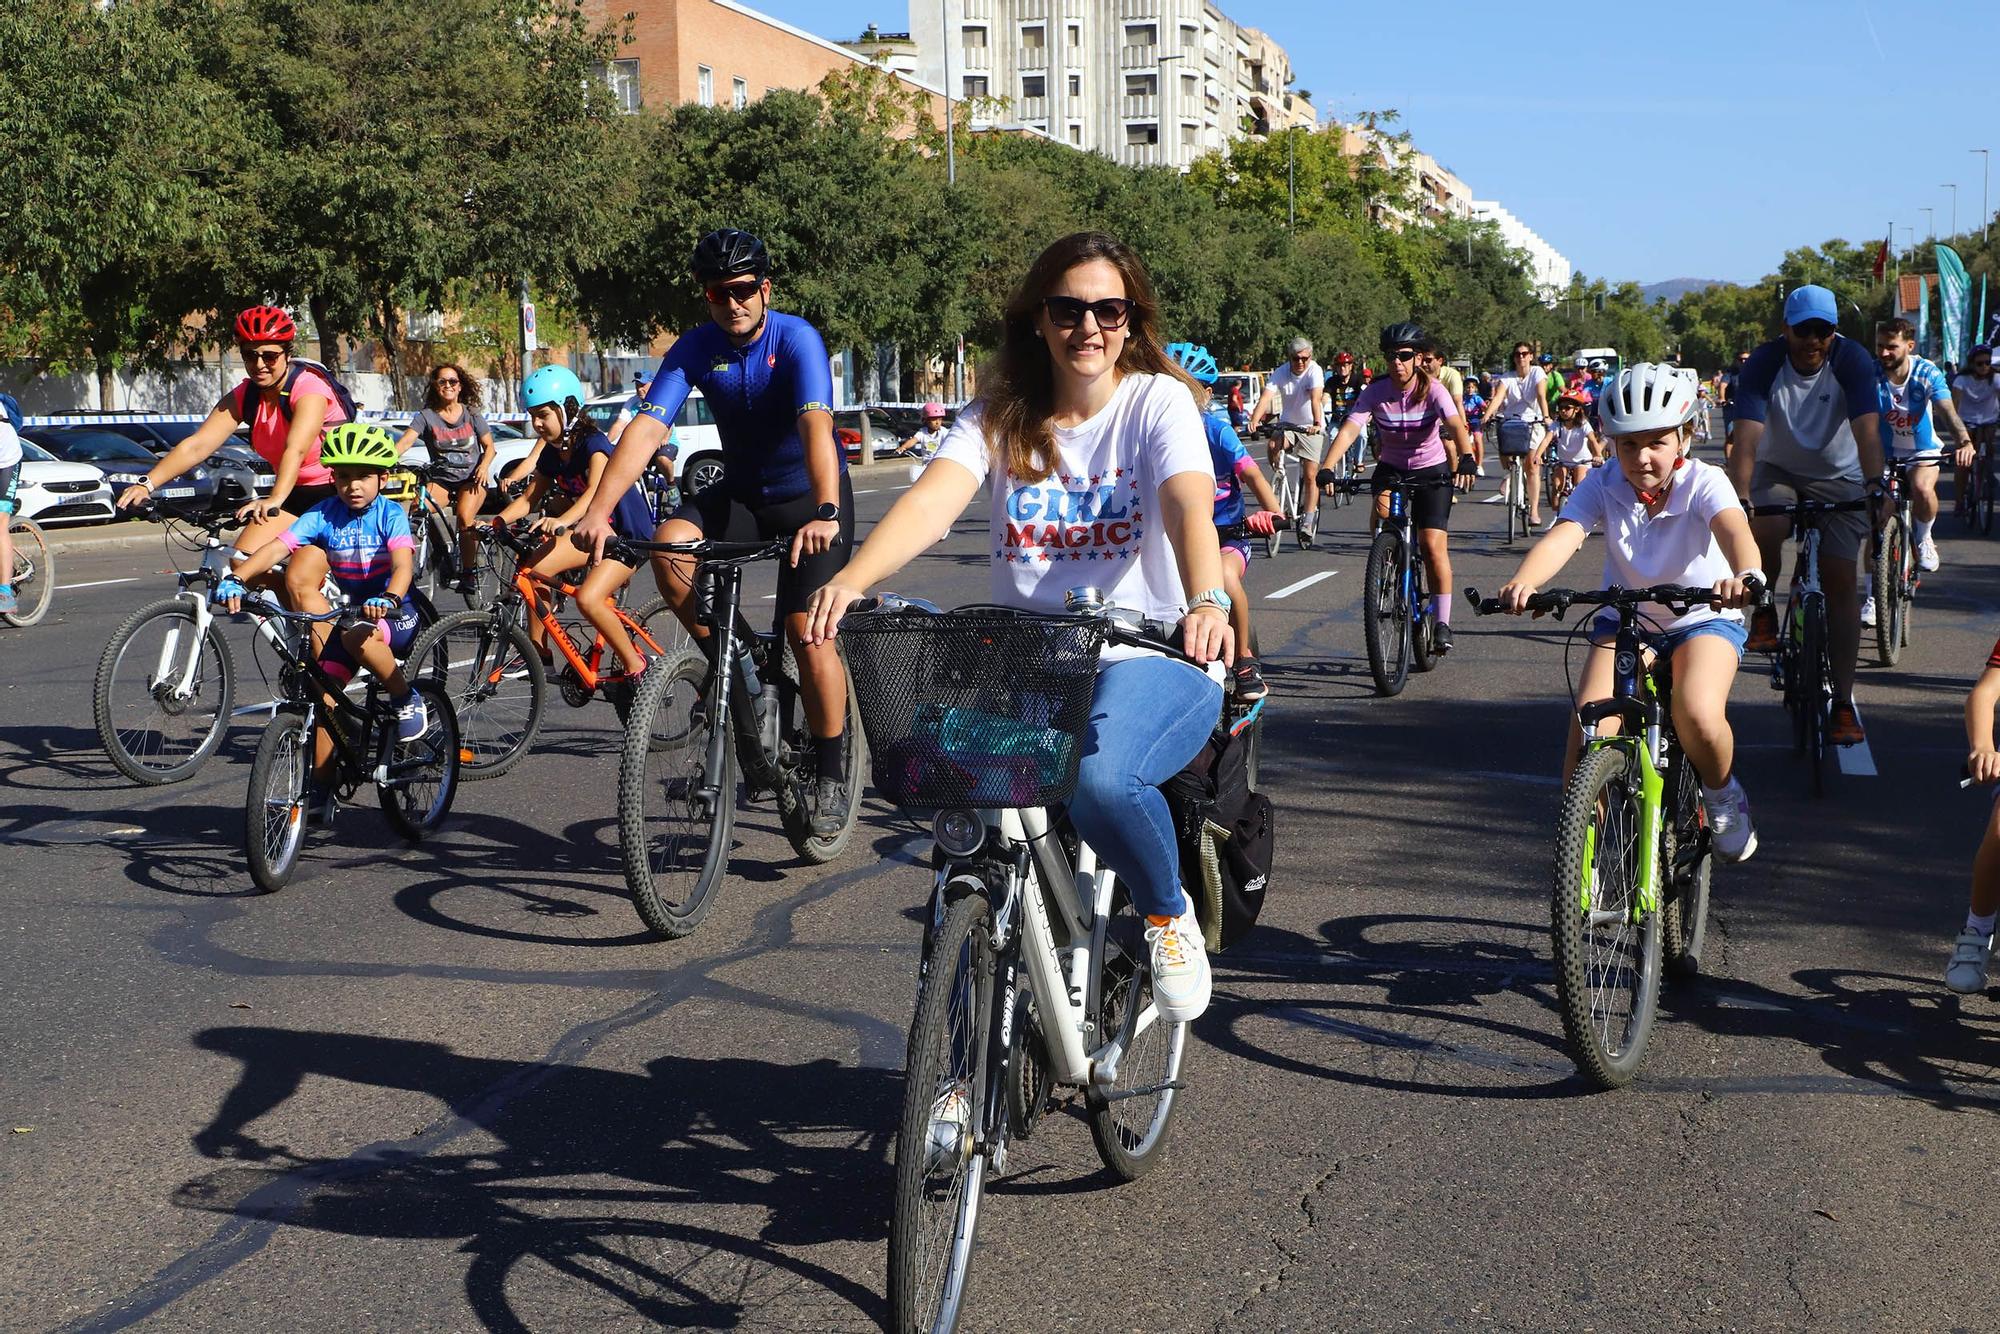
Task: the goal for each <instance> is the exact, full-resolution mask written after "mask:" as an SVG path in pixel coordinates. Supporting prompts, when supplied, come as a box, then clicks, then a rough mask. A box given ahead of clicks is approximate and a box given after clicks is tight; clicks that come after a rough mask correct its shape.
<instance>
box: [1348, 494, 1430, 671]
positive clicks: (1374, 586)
mask: <svg viewBox="0 0 2000 1334" xmlns="http://www.w3.org/2000/svg"><path fill="white" fill-rule="evenodd" d="M1434 486H1441V487H1447V488H1448V487H1450V486H1451V482H1450V481H1449V480H1448V479H1447V480H1445V481H1438V482H1408V481H1399V482H1390V483H1388V484H1387V486H1386V487H1385V488H1384V491H1385V494H1387V495H1388V497H1389V516H1388V517H1387V518H1386V519H1384V520H1383V521H1382V526H1381V528H1379V529H1378V530H1377V531H1376V533H1375V540H1374V541H1373V542H1372V543H1370V544H1369V547H1368V564H1367V566H1366V568H1365V569H1364V571H1363V573H1362V576H1361V623H1362V630H1363V633H1364V635H1365V637H1366V639H1367V642H1368V671H1369V674H1370V675H1372V676H1373V677H1374V678H1375V691H1376V693H1377V694H1381V695H1398V694H1401V693H1402V690H1403V686H1404V684H1405V683H1406V682H1408V680H1409V679H1410V669H1411V668H1413V667H1414V668H1415V669H1416V670H1417V671H1420V672H1427V671H1429V670H1430V669H1431V668H1432V667H1435V666H1436V665H1437V653H1436V651H1435V649H1434V648H1433V640H1432V636H1433V635H1434V634H1435V633H1436V631H1437V610H1436V608H1435V607H1434V606H1433V605H1432V603H1431V597H1430V594H1431V586H1430V580H1431V575H1430V567H1429V566H1428V565H1426V564H1425V562H1424V550H1423V546H1422V544H1420V543H1419V542H1418V541H1417V537H1416V528H1415V524H1414V520H1413V518H1412V516H1411V514H1410V493H1411V492H1412V491H1417V490H1422V489H1424V488H1426V487H1434ZM1334 488H1335V489H1336V490H1340V491H1345V492H1347V493H1348V494H1350V495H1359V494H1361V493H1362V492H1373V491H1374V489H1375V483H1374V482H1373V481H1371V480H1370V479H1368V478H1366V477H1355V478H1350V479H1349V480H1347V481H1344V482H1341V481H1336V482H1335V483H1334Z"/></svg>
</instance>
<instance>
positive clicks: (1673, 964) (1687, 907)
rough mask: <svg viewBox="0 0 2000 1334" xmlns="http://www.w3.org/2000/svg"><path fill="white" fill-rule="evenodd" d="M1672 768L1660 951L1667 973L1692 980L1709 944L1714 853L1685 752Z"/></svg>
mask: <svg viewBox="0 0 2000 1334" xmlns="http://www.w3.org/2000/svg"><path fill="white" fill-rule="evenodd" d="M1674 768H1675V770H1676V773H1677V777H1676V778H1675V779H1674V781H1673V782H1672V783H1671V784H1670V785H1669V788H1670V790H1671V791H1672V792H1673V793H1674V804H1673V805H1672V806H1671V807H1669V808H1668V810H1667V812H1666V819H1665V820H1664V821H1663V822H1662V825H1661V830H1662V837H1663V840H1664V841H1665V842H1666V843H1667V844H1668V845H1669V848H1670V849H1671V851H1672V854H1673V859H1672V860H1671V861H1668V860H1665V858H1664V857H1663V859H1662V861H1661V865H1662V867H1664V868H1665V880H1666V883H1665V885H1664V886H1663V890H1664V892H1663V894H1662V895H1661V899H1660V951H1661V956H1662V957H1663V958H1664V959H1665V961H1666V967H1667V971H1668V973H1670V974H1672V975H1673V976H1675V977H1693V976H1695V975H1696V974H1697V973H1699V972H1700V971H1701V954H1702V950H1703V948H1704V947H1705V946H1706V945H1707V943H1708V896H1709V887H1710V881H1711V880H1712V879H1713V876H1714V871H1715V850H1714V847H1713V846H1712V845H1711V843H1710V841H1709V833H1708V802H1707V799H1706V798H1704V797H1703V796H1702V795H1701V779H1700V777H1699V776H1698V775H1696V773H1695V771H1694V765H1693V764H1692V763H1690V762H1689V761H1688V758H1687V752H1685V751H1679V750H1677V754H1676V757H1675V760H1674ZM1664 851H1665V850H1663V852H1664Z"/></svg>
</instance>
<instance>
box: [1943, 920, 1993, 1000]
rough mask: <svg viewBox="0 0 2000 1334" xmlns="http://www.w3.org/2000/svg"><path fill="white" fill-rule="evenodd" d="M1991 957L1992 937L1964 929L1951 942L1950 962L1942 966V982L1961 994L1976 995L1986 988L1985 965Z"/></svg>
mask: <svg viewBox="0 0 2000 1334" xmlns="http://www.w3.org/2000/svg"><path fill="white" fill-rule="evenodd" d="M1992 958H1993V937H1992V936H1990V935H1986V934H1984V933H1982V932H1978V931H1973V930H1969V929H1968V930H1965V931H1961V932H1959V933H1958V939H1957V940H1956V941H1954V942H1952V947H1951V962H1950V963H1948V964H1946V965H1945V968H1944V984H1945V985H1946V986H1948V987H1950V988H1951V989H1952V990H1953V991H1956V992H1957V993H1958V994H1959V995H1961V996H1977V995H1978V994H1979V993H1980V992H1982V991H1984V990H1986V965H1987V963H1988V962H1989V961H1990V960H1991V959H1992Z"/></svg>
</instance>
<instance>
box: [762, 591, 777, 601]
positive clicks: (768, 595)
mask: <svg viewBox="0 0 2000 1334" xmlns="http://www.w3.org/2000/svg"><path fill="white" fill-rule="evenodd" d="M777 600H778V595H777V594H776V593H766V594H765V595H764V601H766V602H776V601H777Z"/></svg>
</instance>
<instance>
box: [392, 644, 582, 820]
mask: <svg viewBox="0 0 2000 1334" xmlns="http://www.w3.org/2000/svg"><path fill="white" fill-rule="evenodd" d="M403 661H404V663H405V669H406V670H407V671H409V672H411V673H413V674H414V675H415V677H416V679H418V680H426V681H433V682H436V683H437V684H438V685H439V686H440V687H441V688H442V689H443V690H444V692H445V694H446V695H447V696H448V697H449V698H450V699H451V702H452V709H453V711H454V712H455V713H456V714H457V718H458V758H459V777H460V778H462V779H464V780H465V781H466V782H468V783H475V782H478V781H480V780H482V779H487V778H498V777H499V776H500V775H501V774H504V773H506V772H507V771H508V770H509V769H512V768H513V767H514V766H515V765H517V764H519V763H520V762H521V757H522V756H524V755H526V754H527V753H528V751H529V749H530V748H531V747H533V746H534V744H535V738H536V737H537V736H538V735H540V733H541V730H542V714H543V710H544V708H545V707H546V705H547V702H548V690H549V674H548V668H547V666H545V665H544V664H543V662H542V655H541V653H540V652H538V651H537V650H536V648H535V644H534V641H533V640H532V639H530V638H529V637H528V632H527V630H526V629H525V628H524V627H523V626H521V624H520V623H519V622H517V621H507V620H501V619H498V618H496V617H495V616H494V615H493V614H492V613H491V612H486V611H461V612H454V613H452V614H451V615H449V616H447V617H445V618H444V619H442V620H440V621H437V622H436V623H434V624H433V625H432V626H431V627H430V628H429V629H427V630H424V631H422V632H421V633H419V634H418V635H417V637H416V638H415V639H414V640H412V641H411V642H410V648H409V652H408V653H407V654H406V655H405V656H404V659H403ZM516 662H518V663H519V664H520V665H519V667H518V668H517V667H516V666H515V663H516Z"/></svg>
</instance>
